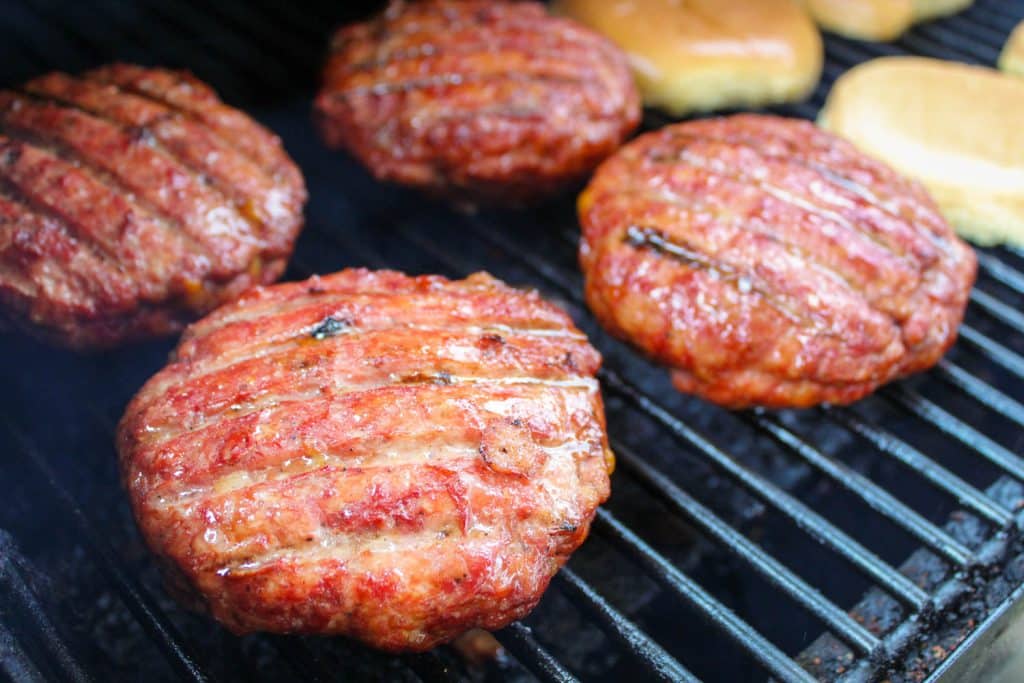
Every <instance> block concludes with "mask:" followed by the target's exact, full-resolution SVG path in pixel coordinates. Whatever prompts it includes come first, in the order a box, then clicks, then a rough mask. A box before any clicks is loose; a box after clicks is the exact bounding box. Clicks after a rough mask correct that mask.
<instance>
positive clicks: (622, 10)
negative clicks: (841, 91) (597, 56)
mask: <svg viewBox="0 0 1024 683" xmlns="http://www.w3.org/2000/svg"><path fill="white" fill-rule="evenodd" d="M555 9H556V11H558V12H561V13H563V14H566V15H568V16H571V17H573V18H575V19H577V20H579V21H581V22H583V23H584V24H587V25H589V26H590V27H592V28H594V29H596V30H598V31H600V32H601V33H604V34H605V35H606V36H608V37H609V38H611V39H612V40H613V41H615V42H616V43H618V44H619V46H620V47H622V49H623V50H625V51H626V53H627V54H628V55H629V59H630V63H631V64H632V66H633V71H634V73H635V74H636V78H637V82H638V84H639V85H640V89H641V91H642V92H643V95H644V102H645V103H646V104H648V105H652V106H656V107H662V108H664V109H666V110H668V111H670V112H672V113H673V114H677V115H682V114H685V113H687V112H691V111H710V110H714V109H722V108H727V107H729V108H731V107H756V106H761V105H766V104H775V103H780V102H789V101H793V100H799V99H802V98H803V97H805V96H806V95H807V94H808V93H810V91H811V90H813V89H814V86H815V85H816V84H817V82H818V78H819V77H820V75H821V65H822V44H821V36H820V35H819V33H818V30H817V28H816V27H815V26H814V23H813V22H812V21H811V19H810V17H809V16H808V15H807V13H806V12H805V11H804V10H803V9H802V8H801V7H800V6H799V3H797V2H796V1H795V0H747V2H721V1H720V0H693V1H691V2H685V3H680V2H673V1H672V0H625V1H621V2H607V1H606V0H557V1H556V3H555Z"/></svg>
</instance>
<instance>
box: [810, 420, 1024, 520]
mask: <svg viewBox="0 0 1024 683" xmlns="http://www.w3.org/2000/svg"><path fill="white" fill-rule="evenodd" d="M821 412H822V413H824V414H825V415H826V416H828V417H830V418H832V419H834V420H835V421H836V422H838V423H840V424H842V425H844V426H845V427H847V428H848V429H850V431H852V432H853V433H855V434H857V435H859V436H861V437H862V438H864V439H865V440H866V441H868V442H869V443H870V444H871V445H872V446H874V447H875V449H876V450H878V451H881V452H882V453H885V454H886V455H890V456H892V457H893V458H895V459H896V460H898V461H899V462H901V463H903V464H904V465H905V466H906V467H908V468H909V469H911V470H913V471H914V472H915V473H916V474H918V475H920V476H921V477H923V478H924V479H927V480H928V481H929V482H931V483H932V484H933V485H935V486H936V487H937V488H939V489H941V490H943V491H945V492H946V493H948V494H950V495H951V496H953V497H954V498H956V499H957V501H959V502H960V504H961V505H963V506H964V507H966V508H968V509H970V510H972V511H974V512H976V513H977V514H978V515H980V516H981V517H983V518H985V519H987V520H988V521H989V522H992V523H993V524H995V525H996V526H997V527H999V528H1007V527H1009V526H1010V525H1011V524H1012V522H1013V515H1011V514H1010V513H1009V512H1007V511H1006V510H1004V509H1003V508H1001V507H999V506H998V505H997V504H996V503H995V502H994V501H992V499H991V498H989V497H988V496H986V495H985V494H984V493H982V492H981V491H979V490H978V489H976V488H975V487H973V486H971V485H970V484H968V483H967V482H966V481H964V480H963V479H961V478H960V477H958V476H957V475H955V474H953V473H952V472H950V471H949V470H947V469H946V468H944V467H942V466H941V465H939V464H938V463H936V462H935V461H933V460H932V459H930V458H928V457H927V456H925V455H924V454H923V453H921V452H920V451H918V450H917V449H916V448H914V447H913V446H911V445H910V444H908V443H907V442H905V441H903V440H902V439H899V438H897V437H896V436H893V435H892V434H890V433H889V432H888V431H886V430H884V429H882V428H881V427H877V426H875V425H872V424H868V423H867V422H865V421H864V420H863V419H861V417H860V416H858V415H856V414H855V413H853V412H852V411H850V410H835V409H832V408H823V409H821Z"/></svg>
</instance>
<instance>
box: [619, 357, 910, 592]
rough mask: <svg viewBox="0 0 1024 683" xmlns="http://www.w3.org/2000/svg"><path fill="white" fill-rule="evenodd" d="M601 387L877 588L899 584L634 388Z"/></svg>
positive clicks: (871, 556)
mask: <svg viewBox="0 0 1024 683" xmlns="http://www.w3.org/2000/svg"><path fill="white" fill-rule="evenodd" d="M601 381H602V385H603V386H605V387H607V388H609V389H610V390H612V391H615V392H616V393H617V394H618V395H619V396H621V397H623V398H624V399H626V400H627V401H628V402H630V403H631V404H633V405H634V406H635V407H636V408H637V409H638V410H640V411H641V412H643V413H644V414H645V415H647V416H648V417H650V418H651V419H653V420H654V421H656V422H657V423H659V424H661V425H662V426H663V427H664V428H665V429H666V430H668V432H669V433H670V434H671V435H672V436H673V437H675V438H676V439H678V440H680V441H681V442H682V443H683V444H684V445H689V446H692V447H695V448H696V449H697V450H698V451H699V452H700V453H701V454H703V455H704V456H706V457H707V458H708V459H709V460H711V461H712V462H714V463H715V464H716V465H717V466H718V467H719V468H720V469H721V470H722V471H723V472H724V473H725V474H727V475H728V476H729V477H730V478H731V479H733V480H734V481H736V482H738V483H740V484H741V485H743V486H744V487H745V488H746V489H747V490H749V491H750V492H751V493H753V495H755V496H756V497H758V498H760V499H761V500H764V501H765V502H767V503H768V504H770V505H771V506H772V508H773V509H775V510H776V511H778V512H779V513H781V514H782V515H784V516H785V517H787V518H789V519H790V520H792V521H793V522H794V523H795V524H796V525H797V526H798V527H799V528H801V529H803V530H804V531H805V532H806V533H808V534H810V535H811V536H812V537H813V538H814V539H815V540H816V541H818V542H819V543H821V544H822V545H824V546H825V547H827V548H829V549H830V550H832V551H833V552H835V553H836V554H838V555H840V556H841V557H844V558H845V559H846V560H847V561H849V562H850V563H851V564H852V565H853V566H855V567H856V568H857V569H858V570H860V571H861V573H863V574H864V575H865V576H868V577H871V578H872V579H873V580H875V581H878V582H879V583H880V584H881V585H897V584H899V583H900V580H899V578H897V575H898V574H899V572H897V571H896V570H895V569H893V568H892V567H891V566H890V565H889V564H887V563H886V562H885V561H883V560H882V559H881V558H880V557H878V555H876V554H875V553H873V552H872V551H870V550H868V549H867V548H865V547H864V546H863V545H861V544H860V543H858V542H857V541H856V540H854V539H853V538H852V537H850V536H849V534H847V533H846V532H845V531H843V530H841V529H839V528H838V527H836V526H835V525H833V524H832V523H831V522H829V521H828V520H826V519H825V518H824V517H822V516H821V515H819V514H818V513H816V512H814V511H813V510H811V509H810V508H808V507H807V506H806V505H804V504H803V503H801V502H800V501H799V500H797V499H796V498H794V497H792V496H791V495H790V494H788V493H786V492H785V491H783V490H782V489H780V488H779V487H777V486H776V485H775V484H773V483H772V482H770V481H768V480H767V479H765V478H764V477H762V476H761V475H759V474H756V473H755V472H753V471H752V470H748V469H747V468H746V467H744V466H743V465H741V464H740V463H738V462H737V461H736V460H734V459H733V458H732V457H731V456H730V455H728V454H727V453H725V452H724V451H722V450H720V449H719V448H718V447H717V446H714V445H713V444H711V443H710V442H709V441H707V440H706V439H705V438H704V437H702V436H701V435H699V434H697V433H696V432H695V431H694V430H693V429H691V428H690V427H688V426H687V425H685V424H684V423H683V422H682V421H681V420H678V419H677V418H675V417H673V416H672V415H671V413H669V412H668V411H667V410H666V409H665V408H664V407H663V406H661V405H660V404H658V403H657V402H656V401H655V400H654V399H652V398H650V397H648V396H646V395H644V394H643V393H642V392H641V391H639V390H638V389H637V388H636V387H634V386H633V385H631V384H630V383H628V382H626V381H625V380H623V379H622V378H621V377H619V376H618V375H615V374H614V373H611V372H604V373H603V375H602V377H601Z"/></svg>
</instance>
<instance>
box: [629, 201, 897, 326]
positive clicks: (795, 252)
mask: <svg viewBox="0 0 1024 683" xmlns="http://www.w3.org/2000/svg"><path fill="white" fill-rule="evenodd" d="M624 192H631V193H634V194H635V195H637V196H638V197H639V198H640V199H642V200H646V201H651V202H654V203H660V204H662V203H663V204H668V205H669V206H673V207H677V208H679V209H681V210H683V211H688V212H689V211H693V210H699V211H705V212H708V213H713V214H714V216H715V218H716V219H718V220H720V221H721V224H722V225H724V226H728V227H729V228H731V229H735V230H736V231H737V232H745V233H747V234H749V235H751V236H753V237H754V238H755V239H756V238H763V239H765V240H767V241H770V242H773V243H775V244H778V245H779V246H780V247H782V248H783V249H784V250H785V251H786V253H787V254H788V255H789V256H792V257H794V258H796V259H798V260H801V261H803V262H804V263H805V264H806V265H807V266H808V268H811V269H814V270H815V271H816V272H818V273H819V274H820V275H822V276H824V277H827V278H829V279H830V280H833V281H834V282H836V283H838V284H841V285H842V286H843V287H845V288H846V289H847V290H848V293H849V294H851V295H853V296H854V297H856V298H857V299H859V300H860V301H861V302H862V303H863V304H864V305H865V306H867V307H868V308H870V309H871V310H875V309H874V307H873V305H872V304H871V302H870V301H869V300H868V299H867V297H866V296H865V295H864V293H863V292H862V291H860V289H859V288H858V287H855V286H854V285H853V283H852V282H851V281H850V280H849V279H848V278H846V277H845V275H844V274H843V273H841V272H839V271H837V270H835V269H834V268H832V267H831V266H830V265H828V264H826V263H823V262H820V261H818V260H817V259H816V258H815V256H814V254H813V253H812V252H809V251H807V250H806V249H805V248H803V247H802V246H801V245H799V244H798V243H795V242H792V241H789V240H786V239H783V238H781V237H779V236H778V235H776V234H775V233H772V232H768V231H764V230H757V229H754V228H752V227H751V225H750V223H748V222H745V221H743V220H742V219H741V218H740V217H738V216H732V215H730V214H728V213H726V212H724V211H723V210H722V207H717V206H712V205H708V204H705V203H704V202H703V201H701V200H700V199H699V198H697V197H694V196H690V195H682V194H680V193H678V192H675V191H674V190H672V189H670V188H664V187H663V188H662V193H661V194H659V193H655V192H652V191H651V190H650V189H649V187H648V186H646V185H636V184H634V185H632V186H628V187H626V188H624ZM630 227H639V228H647V229H651V230H654V231H655V232H658V233H660V234H661V235H662V237H663V239H665V240H667V241H671V240H672V239H673V238H672V237H670V236H669V235H668V233H666V232H664V231H661V230H660V229H658V228H656V227H653V226H630ZM628 231H629V228H627V234H625V235H624V237H623V241H624V242H626V243H627V244H628V243H629V234H628ZM631 246H635V245H631ZM686 248H687V249H689V250H690V251H692V252H693V253H695V254H700V255H701V256H703V257H705V258H707V259H710V260H713V261H716V262H722V263H725V264H726V265H727V266H728V267H729V268H731V269H733V270H735V271H736V273H738V274H739V275H740V276H741V277H753V278H755V279H757V280H758V281H759V282H758V284H759V285H760V289H761V290H762V291H761V292H760V293H761V294H762V296H763V299H764V301H765V302H766V303H768V304H769V305H770V306H772V307H773V308H775V309H776V310H777V311H779V312H780V313H781V314H782V315H783V316H784V317H786V318H787V319H788V320H790V322H796V323H803V324H809V323H810V322H811V320H812V319H818V315H817V313H816V312H815V310H814V309H813V308H811V307H809V306H803V305H802V303H803V302H802V301H801V300H800V299H798V298H794V297H793V296H792V295H789V294H786V293H784V292H782V291H781V290H779V289H778V288H777V287H774V286H773V285H772V284H771V283H769V282H767V281H765V280H764V279H763V278H757V276H756V275H754V274H753V273H752V272H751V271H750V269H749V268H746V267H741V266H734V265H733V264H731V263H727V262H725V261H722V260H721V259H716V258H715V257H712V256H710V255H709V254H706V253H705V252H704V251H702V250H701V248H699V247H696V246H694V245H686ZM725 281H726V282H729V283H730V284H732V285H733V287H734V288H737V289H738V285H739V279H738V278H735V277H734V278H732V279H731V280H725ZM751 284H753V283H751ZM740 291H741V292H742V290H740ZM787 300H791V301H792V302H793V303H795V304H797V307H796V308H794V307H793V306H790V305H788V304H786V303H785V302H786V301H787ZM801 310H803V311H805V312H806V314H801V313H800V311H801ZM878 312H879V313H881V314H882V315H884V316H886V317H887V318H889V319H890V320H891V319H892V316H891V315H890V314H888V313H885V312H884V311H878ZM793 316H796V317H795V318H794V317H793ZM817 332H818V333H819V334H822V336H834V335H832V334H831V333H829V332H828V331H823V330H817Z"/></svg>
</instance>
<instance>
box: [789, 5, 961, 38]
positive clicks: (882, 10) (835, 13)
mask: <svg viewBox="0 0 1024 683" xmlns="http://www.w3.org/2000/svg"><path fill="white" fill-rule="evenodd" d="M971 1H972V0H854V1H853V2H851V1H850V0H803V2H804V4H805V5H806V6H807V9H808V10H810V12H811V15H813V16H814V19H815V21H817V22H818V23H819V24H821V26H822V28H824V29H826V30H828V31H832V32H833V33H838V34H840V35H844V36H848V37H850V38H857V39H860V40H876V41H887V40H895V39H896V38H898V37H899V36H900V35H901V34H902V33H903V32H904V31H906V30H907V29H908V28H910V27H911V26H912V25H913V24H916V23H918V22H920V21H928V20H929V19H935V18H937V17H942V16H946V15H948V14H954V13H956V12H959V11H960V10H962V9H964V8H966V7H968V6H969V5H970V4H971Z"/></svg>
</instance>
